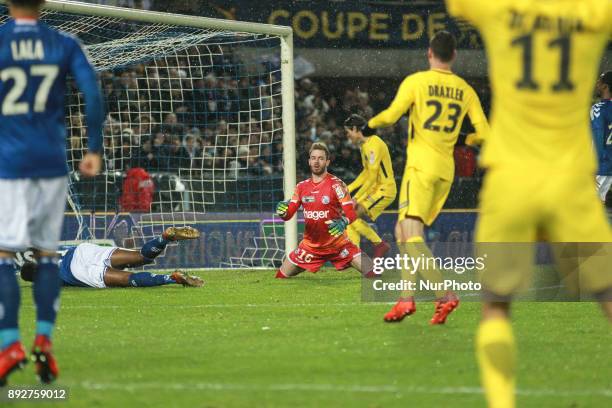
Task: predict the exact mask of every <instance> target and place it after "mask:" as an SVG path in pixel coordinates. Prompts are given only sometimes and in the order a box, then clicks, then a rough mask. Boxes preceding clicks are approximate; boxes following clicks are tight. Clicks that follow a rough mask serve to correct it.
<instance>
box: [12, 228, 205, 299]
mask: <svg viewBox="0 0 612 408" xmlns="http://www.w3.org/2000/svg"><path fill="white" fill-rule="evenodd" d="M199 236H200V232H199V231H198V230H196V229H195V228H191V227H169V228H167V229H166V230H165V231H164V233H163V234H162V236H161V237H157V238H155V239H153V240H151V241H149V242H147V243H146V244H144V246H143V247H142V248H141V249H140V251H136V250H133V249H124V248H117V247H107V246H100V245H95V244H89V243H83V244H79V245H78V246H76V247H73V248H70V249H69V250H68V251H67V252H66V253H65V254H64V255H63V256H62V258H61V260H60V277H61V278H62V282H63V284H64V286H81V287H89V288H99V289H103V288H109V287H123V288H125V287H130V286H133V287H140V288H142V287H151V286H161V285H169V284H180V285H183V286H195V287H200V286H202V285H203V281H202V279H200V278H198V277H197V276H189V275H185V274H184V273H182V272H180V271H175V272H174V273H172V274H171V275H157V274H154V273H149V272H128V271H125V270H123V269H124V268H136V267H139V266H143V265H147V264H150V263H152V262H153V260H154V259H155V258H156V257H157V256H159V255H161V254H162V253H163V252H164V250H165V248H166V245H168V243H169V242H173V241H182V240H186V239H197V238H198V237H199ZM35 272H36V269H35V264H34V263H33V262H26V263H24V264H23V266H22V267H21V278H22V279H23V280H25V281H28V282H31V281H32V280H33V278H34V274H35Z"/></svg>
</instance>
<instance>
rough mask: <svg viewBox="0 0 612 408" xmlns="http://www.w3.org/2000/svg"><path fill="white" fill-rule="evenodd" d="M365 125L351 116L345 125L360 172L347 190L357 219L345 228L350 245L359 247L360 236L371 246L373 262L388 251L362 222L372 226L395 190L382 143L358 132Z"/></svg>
mask: <svg viewBox="0 0 612 408" xmlns="http://www.w3.org/2000/svg"><path fill="white" fill-rule="evenodd" d="M366 124H367V121H366V120H365V119H364V118H362V117H361V116H359V115H351V116H350V117H349V118H348V119H347V120H345V121H344V130H345V132H346V136H347V137H348V139H349V140H350V142H351V143H352V144H354V145H355V146H359V148H360V150H361V163H362V165H363V170H362V171H361V173H360V174H359V176H357V178H356V179H355V181H353V182H352V183H351V184H349V186H348V190H349V193H351V194H353V192H354V191H355V190H358V192H357V194H356V195H353V200H355V203H356V205H355V211H356V212H357V217H358V218H357V219H356V220H355V222H353V223H351V224H350V225H349V226H348V229H347V233H348V237H349V239H350V240H351V242H353V244H355V245H357V246H359V242H360V240H361V236H364V237H365V238H366V239H367V240H368V241H370V242H372V243H373V244H374V258H378V257H382V256H384V255H385V254H386V253H387V252H388V251H389V249H390V247H389V244H387V243H386V242H383V240H382V239H381V238H380V236H378V234H377V233H376V231H375V230H374V228H372V227H371V226H370V225H369V224H368V222H367V221H366V220H365V219H366V218H369V219H370V220H371V221H372V222H374V221H376V219H377V218H378V216H379V215H380V214H382V212H383V211H384V210H385V209H386V208H387V207H388V206H389V205H390V204H391V203H392V202H393V200H395V196H396V195H397V186H396V185H395V176H394V175H393V166H392V164H391V156H390V155H389V149H388V148H387V145H386V144H385V142H383V141H382V139H381V138H380V137H378V136H376V135H372V136H369V137H366V136H364V135H363V133H362V132H361V129H363V128H364V127H365V126H366Z"/></svg>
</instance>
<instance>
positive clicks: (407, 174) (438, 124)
mask: <svg viewBox="0 0 612 408" xmlns="http://www.w3.org/2000/svg"><path fill="white" fill-rule="evenodd" d="M456 56H457V51H456V40H455V38H454V37H453V36H452V35H451V34H450V33H448V32H446V31H440V32H438V33H437V34H436V35H435V36H434V37H433V38H432V39H431V42H430V47H429V50H428V52H427V57H428V59H429V66H430V69H429V70H428V71H422V72H417V73H415V74H413V75H410V76H408V77H407V78H406V79H404V81H403V82H402V83H401V85H400V87H399V89H398V91H397V95H396V96H395V99H394V100H393V102H392V103H391V105H390V106H389V107H388V108H387V109H386V110H384V111H383V112H381V113H379V114H378V115H376V116H375V117H373V118H372V119H370V121H369V122H368V126H367V127H366V128H365V129H364V134H371V133H372V132H373V128H379V127H385V126H389V125H392V124H394V123H395V122H397V120H399V118H400V117H401V116H402V115H404V114H409V117H410V123H409V130H408V150H407V155H408V159H407V161H406V168H405V171H404V177H403V179H402V185H401V187H400V195H399V216H398V222H397V225H396V228H395V235H396V239H397V242H398V245H399V247H400V251H405V252H408V253H409V254H410V256H412V257H418V256H419V255H420V254H425V255H426V256H428V257H430V256H431V253H430V251H429V249H428V248H427V246H426V245H425V240H424V228H425V226H426V225H427V226H430V225H431V224H432V223H433V222H434V220H435V219H436V217H437V216H438V214H439V213H440V210H441V209H442V206H443V205H444V202H445V201H446V198H447V197H448V193H449V191H450V188H451V185H452V182H453V178H454V173H455V162H454V158H453V149H454V147H455V143H456V142H457V138H458V136H459V131H460V129H461V123H462V122H463V118H464V117H465V115H466V114H467V115H469V117H470V120H471V122H472V124H473V125H474V128H475V129H476V134H477V138H476V139H484V138H486V135H487V133H488V129H489V128H488V123H487V119H486V117H485V115H484V112H483V110H482V107H481V105H480V101H479V99H478V95H476V92H475V91H474V89H473V88H472V87H471V86H470V85H468V83H467V82H465V81H464V80H463V79H462V78H460V77H458V76H457V75H455V74H453V73H452V71H451V66H452V64H453V62H454V61H455V58H456ZM414 251H416V252H414ZM419 273H420V274H421V276H423V277H424V278H425V279H426V280H429V281H441V274H440V272H439V271H437V270H433V271H431V270H430V271H425V270H420V271H419ZM402 279H411V275H410V274H409V273H406V271H402ZM412 295H413V293H412V292H409V291H405V292H403V293H402V296H401V297H400V299H399V301H398V302H397V304H396V305H395V306H393V308H392V309H391V311H390V312H389V313H387V314H386V315H385V321H387V322H398V321H401V320H402V319H403V318H404V317H405V316H408V315H411V314H413V313H414V312H415V311H416V307H415V303H414V297H413V296H412ZM436 297H437V301H436V310H435V313H434V316H433V318H432V319H431V324H443V323H444V322H445V321H446V317H447V316H448V314H449V313H451V312H452V311H453V310H454V309H455V308H456V307H457V306H458V304H459V300H458V299H457V297H456V296H455V295H454V294H453V293H450V292H449V293H445V292H443V291H438V292H436Z"/></svg>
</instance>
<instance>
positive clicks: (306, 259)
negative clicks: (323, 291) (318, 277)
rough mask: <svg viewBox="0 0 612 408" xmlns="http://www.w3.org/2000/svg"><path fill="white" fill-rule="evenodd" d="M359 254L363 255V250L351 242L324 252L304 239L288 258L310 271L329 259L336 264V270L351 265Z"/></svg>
mask: <svg viewBox="0 0 612 408" xmlns="http://www.w3.org/2000/svg"><path fill="white" fill-rule="evenodd" d="M359 255H361V250H360V249H359V248H358V247H357V246H355V245H354V244H353V243H351V242H348V243H346V244H344V245H343V246H342V247H339V248H334V249H332V250H330V251H325V252H323V251H314V250H312V249H311V248H309V247H307V246H306V245H304V241H302V242H300V245H298V247H297V248H296V249H295V250H294V251H291V253H290V254H289V257H288V259H289V261H290V262H291V263H292V264H294V265H295V266H297V267H299V268H302V269H305V270H307V271H309V272H316V271H318V270H319V269H320V268H321V267H322V266H323V265H324V264H325V262H328V261H329V262H331V263H332V264H333V265H334V267H335V268H336V270H338V271H341V270H343V269H346V268H348V267H349V266H351V262H352V261H353V258H356V257H357V256H359Z"/></svg>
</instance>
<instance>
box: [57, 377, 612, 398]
mask: <svg viewBox="0 0 612 408" xmlns="http://www.w3.org/2000/svg"><path fill="white" fill-rule="evenodd" d="M66 385H68V386H71V387H78V388H85V389H88V390H121V391H129V392H132V391H137V390H146V389H166V390H187V391H188V390H210V391H319V392H349V393H405V394H410V393H413V394H482V389H481V388H480V387H467V386H465V387H463V386H462V387H421V386H414V385H406V386H396V385H341V384H271V385H258V384H252V385H251V384H236V383H200V382H198V383H168V382H161V383H158V382H143V383H95V382H89V381H84V382H80V383H73V384H70V383H68V384H66ZM517 394H518V395H524V396H528V397H549V396H555V397H578V396H593V395H596V396H603V397H612V389H594V390H593V389H591V390H552V389H518V390H517Z"/></svg>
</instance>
